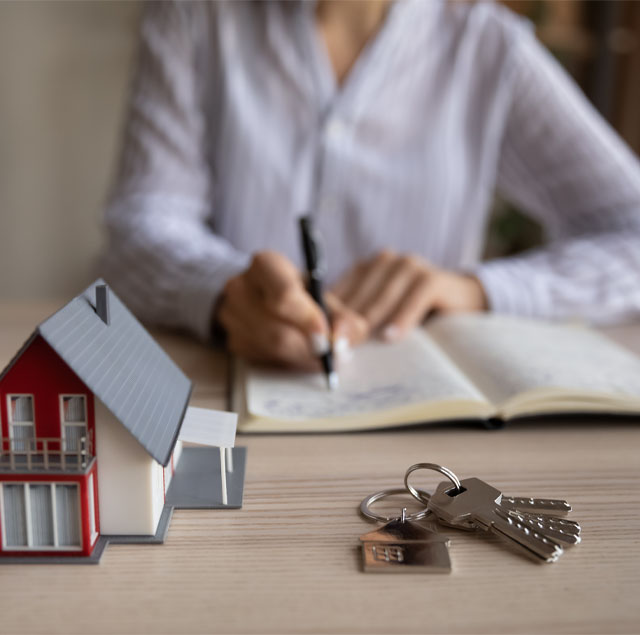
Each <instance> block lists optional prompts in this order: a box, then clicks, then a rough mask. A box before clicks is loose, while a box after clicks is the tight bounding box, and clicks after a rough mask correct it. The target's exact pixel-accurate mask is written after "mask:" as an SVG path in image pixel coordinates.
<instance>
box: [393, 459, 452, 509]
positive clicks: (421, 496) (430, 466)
mask: <svg viewBox="0 0 640 635" xmlns="http://www.w3.org/2000/svg"><path fill="white" fill-rule="evenodd" d="M416 470H434V471H436V472H440V474H444V475H445V476H446V477H447V478H448V479H449V480H450V481H451V482H452V483H453V485H454V487H455V488H456V491H458V492H460V491H461V490H462V485H461V484H460V479H459V478H458V477H457V476H456V475H455V474H454V473H453V472H452V471H451V470H450V469H449V468H446V467H442V465H438V464H437V463H416V464H415V465H412V466H411V467H410V468H409V469H408V470H407V472H406V474H405V475H404V486H405V487H406V488H407V490H408V491H409V493H410V494H411V496H413V497H414V498H415V499H416V500H417V501H419V502H420V503H423V504H425V505H427V504H428V503H429V494H427V493H426V492H425V491H424V490H419V489H416V488H415V487H413V485H410V484H409V476H410V475H411V474H412V473H413V472H415V471H416ZM425 494H426V496H425Z"/></svg>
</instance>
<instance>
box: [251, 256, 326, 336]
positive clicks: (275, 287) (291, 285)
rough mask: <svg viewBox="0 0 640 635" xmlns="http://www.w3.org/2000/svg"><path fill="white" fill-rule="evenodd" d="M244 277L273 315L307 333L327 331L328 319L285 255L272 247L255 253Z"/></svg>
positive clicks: (324, 332)
mask: <svg viewBox="0 0 640 635" xmlns="http://www.w3.org/2000/svg"><path fill="white" fill-rule="evenodd" d="M246 278H247V282H248V283H249V285H250V286H251V287H252V288H253V290H254V291H255V293H256V294H257V296H258V297H259V298H260V299H261V300H262V302H263V304H264V306H265V307H266V309H267V311H269V312H270V313H271V314H272V315H273V316H274V317H277V318H279V319H281V320H284V321H286V322H288V323H289V324H291V325H293V326H295V327H296V328H298V329H299V330H301V331H303V332H305V333H308V334H309V335H310V336H311V335H313V334H324V335H325V336H326V335H327V333H328V325H327V320H326V318H325V316H324V314H323V312H322V310H321V308H320V307H319V306H318V304H317V303H316V302H314V300H313V298H312V297H311V296H310V295H309V293H307V290H306V289H305V287H304V284H303V281H302V277H301V276H300V272H299V271H298V270H297V269H296V268H295V266H294V265H293V263H291V262H290V261H289V260H287V258H285V257H284V256H282V255H281V254H279V253H277V252H271V251H264V252H260V253H257V254H256V255H255V256H254V258H253V261H252V263H251V266H250V267H249V269H248V270H247V275H246Z"/></svg>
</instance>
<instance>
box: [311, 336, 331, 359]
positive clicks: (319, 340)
mask: <svg viewBox="0 0 640 635" xmlns="http://www.w3.org/2000/svg"><path fill="white" fill-rule="evenodd" d="M311 348H313V352H314V353H315V354H316V355H324V354H325V353H327V352H328V351H329V348H330V347H329V338H328V337H327V336H326V335H325V334H324V333H311Z"/></svg>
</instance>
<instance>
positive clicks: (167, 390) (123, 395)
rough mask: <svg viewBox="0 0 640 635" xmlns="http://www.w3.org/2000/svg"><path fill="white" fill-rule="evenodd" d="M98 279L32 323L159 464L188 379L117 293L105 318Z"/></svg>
mask: <svg viewBox="0 0 640 635" xmlns="http://www.w3.org/2000/svg"><path fill="white" fill-rule="evenodd" d="M100 284H104V281H102V280H97V281H96V282H94V283H93V284H92V285H91V286H90V287H89V288H88V289H86V290H85V291H84V292H83V293H82V294H81V295H79V296H77V297H76V298H74V299H73V300H71V302H69V303H68V304H67V305H66V306H64V307H63V308H62V309H60V310H59V311H58V312H57V313H55V314H54V315H52V316H51V317H50V318H48V319H47V320H45V321H44V322H42V324H40V326H39V327H38V328H37V329H36V333H39V334H40V335H41V336H42V337H43V338H44V339H45V340H46V341H47V343H48V344H49V345H50V346H51V347H52V348H53V349H54V350H55V351H56V353H57V354H58V355H59V356H60V357H61V358H62V359H63V360H64V361H65V362H66V364H67V365H68V366H69V367H70V368H71V369H72V370H73V371H74V372H75V373H76V375H78V377H79V378H80V379H81V380H82V381H83V382H84V383H85V384H86V385H87V386H88V387H89V389H90V390H91V391H92V392H93V393H94V394H95V395H96V397H98V398H99V399H100V400H101V401H102V403H104V405H105V406H106V407H107V408H108V409H109V410H110V411H111V412H112V413H113V415H114V416H115V417H116V418H117V419H118V420H119V421H120V422H121V423H122V425H124V426H125V427H126V428H127V430H129V432H131V434H132V435H133V436H134V437H135V438H136V439H137V440H138V441H139V442H140V444H141V445H142V446H143V447H144V449H145V450H146V451H147V452H148V453H149V454H150V455H151V456H152V457H153V458H154V459H156V461H158V462H159V463H161V464H162V465H166V464H167V463H168V462H169V459H170V457H171V452H172V451H173V447H174V445H175V442H176V439H177V437H178V432H179V431H180V426H181V424H182V419H183V418H184V413H185V410H186V408H187V404H188V402H189V397H190V395H191V388H192V384H191V382H190V381H189V379H188V378H187V377H186V376H185V374H184V373H183V372H182V371H181V370H180V369H179V368H178V367H177V366H176V364H175V363H174V362H173V361H172V360H171V358H170V357H169V356H168V355H167V354H166V353H165V352H164V351H163V350H162V348H160V346H159V345H158V344H157V343H156V341H155V340H154V339H153V338H152V337H151V335H149V333H148V332H147V331H146V330H145V328H144V327H143V326H142V325H141V324H140V322H138V320H136V318H134V317H133V315H132V314H131V313H130V311H129V310H128V309H127V308H126V307H125V306H124V304H122V302H121V301H120V300H119V298H118V297H117V296H116V295H115V293H113V291H111V289H108V290H107V296H108V301H109V312H110V316H109V317H110V319H109V324H108V325H107V324H105V322H103V320H102V319H101V318H100V317H99V316H98V314H97V313H96V310H95V296H96V293H95V287H96V286H97V285H100Z"/></svg>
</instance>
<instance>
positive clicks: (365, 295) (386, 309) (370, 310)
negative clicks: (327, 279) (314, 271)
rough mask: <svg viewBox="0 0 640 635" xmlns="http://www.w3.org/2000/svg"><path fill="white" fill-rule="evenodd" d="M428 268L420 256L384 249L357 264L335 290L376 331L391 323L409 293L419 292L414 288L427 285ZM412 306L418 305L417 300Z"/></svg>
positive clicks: (371, 329) (421, 287)
mask: <svg viewBox="0 0 640 635" xmlns="http://www.w3.org/2000/svg"><path fill="white" fill-rule="evenodd" d="M429 271H430V268H429V266H428V265H427V263H426V262H424V261H423V260H421V259H419V258H417V257H414V256H409V255H398V254H395V253H393V252H391V251H382V252H381V253H380V254H378V255H377V256H375V257H374V258H373V259H371V260H369V261H367V262H365V263H363V264H360V265H358V266H356V267H354V269H353V270H351V271H350V272H349V273H348V274H347V275H346V276H345V277H344V278H343V279H342V280H341V281H340V282H339V283H338V285H337V286H336V288H335V292H336V295H337V296H338V298H339V299H340V300H341V301H342V302H343V303H344V304H345V305H346V306H347V307H348V308H349V309H351V310H352V311H355V312H356V313H358V314H360V315H361V316H362V317H364V318H365V320H366V321H367V322H368V325H369V330H370V331H377V330H380V329H382V328H383V327H385V326H386V325H388V324H389V321H390V319H391V317H392V316H393V315H395V314H396V313H397V311H398V309H399V307H400V306H401V305H402V304H403V303H404V302H405V298H406V296H407V294H409V293H415V292H417V291H416V290H415V288H417V289H419V290H420V292H421V291H422V290H423V289H424V287H425V284H427V283H428V273H429ZM418 279H420V281H421V284H419V285H418V284H417V281H418ZM411 306H412V307H413V306H415V300H413V301H412V304H411ZM413 310H415V309H413ZM418 321H419V320H418ZM416 323H417V322H416ZM403 324H404V322H403Z"/></svg>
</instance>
